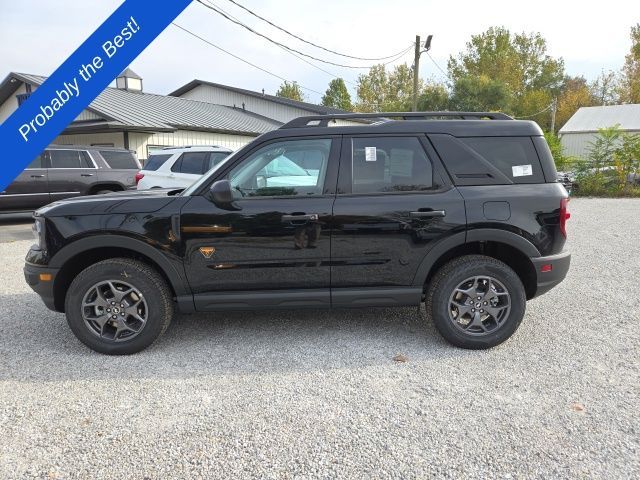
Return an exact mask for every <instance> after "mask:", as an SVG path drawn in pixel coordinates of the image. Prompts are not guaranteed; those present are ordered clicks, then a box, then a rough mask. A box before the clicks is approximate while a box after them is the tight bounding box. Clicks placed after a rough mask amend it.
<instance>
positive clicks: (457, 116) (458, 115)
mask: <svg viewBox="0 0 640 480" xmlns="http://www.w3.org/2000/svg"><path fill="white" fill-rule="evenodd" d="M442 117H446V118H451V119H454V120H483V119H487V120H513V118H511V117H510V116H509V115H507V114H506V113H502V112H377V113H336V114H329V115H310V116H307V117H298V118H294V119H293V120H291V121H290V122H288V123H285V124H284V125H282V126H281V127H280V128H281V129H283V128H305V127H328V126H329V122H330V121H331V120H333V121H335V120H358V119H367V118H378V119H381V120H383V121H392V120H395V119H401V120H428V119H430V118H432V119H433V118H435V119H440V118H442Z"/></svg>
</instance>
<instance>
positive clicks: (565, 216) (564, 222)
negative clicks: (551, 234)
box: [560, 198, 571, 238]
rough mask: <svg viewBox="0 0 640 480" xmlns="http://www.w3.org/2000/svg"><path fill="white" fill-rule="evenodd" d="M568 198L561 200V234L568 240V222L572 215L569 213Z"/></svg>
mask: <svg viewBox="0 0 640 480" xmlns="http://www.w3.org/2000/svg"><path fill="white" fill-rule="evenodd" d="M568 203H569V199H568V198H563V199H562V200H560V233H562V236H563V237H564V238H567V220H569V219H570V218H571V214H570V213H569V212H567V204H568Z"/></svg>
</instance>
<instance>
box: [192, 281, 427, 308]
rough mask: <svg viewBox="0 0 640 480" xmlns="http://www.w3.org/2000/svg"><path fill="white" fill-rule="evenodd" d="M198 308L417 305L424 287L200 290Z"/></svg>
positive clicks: (196, 301) (197, 301) (196, 299)
mask: <svg viewBox="0 0 640 480" xmlns="http://www.w3.org/2000/svg"><path fill="white" fill-rule="evenodd" d="M193 300H194V304H195V309H196V311H198V312H215V311H228V310H263V309H273V310H279V309H295V308H331V307H335V308H357V307H360V308H362V307H365V308H366V307H399V306H416V305H418V304H419V303H420V301H421V300H422V288H420V287H369V288H334V289H333V290H331V291H330V290H329V289H328V288H327V289H299V290H286V291H283V290H254V291H248V292H247V291H240V292H238V291H230V292H216V293H200V294H196V295H194V296H193Z"/></svg>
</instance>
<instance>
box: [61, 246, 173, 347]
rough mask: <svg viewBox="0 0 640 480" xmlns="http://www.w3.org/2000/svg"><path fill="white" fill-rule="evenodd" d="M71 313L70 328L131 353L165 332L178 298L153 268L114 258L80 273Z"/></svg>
mask: <svg viewBox="0 0 640 480" xmlns="http://www.w3.org/2000/svg"><path fill="white" fill-rule="evenodd" d="M65 312H66V315H67V322H68V323H69V327H71V330H72V331H73V333H74V334H75V335H76V337H78V339H79V340H80V341H81V342H82V343H84V344H85V345H87V346H88V347H89V348H91V349H93V350H95V351H97V352H100V353H106V354H109V355H126V354H130V353H136V352H139V351H140V350H143V349H145V348H147V347H148V346H149V345H151V344H152V343H153V342H154V341H155V340H156V339H157V338H158V337H159V336H160V335H162V333H164V331H165V330H166V329H167V327H168V326H169V323H170V322H171V318H172V316H173V300H172V296H171V292H170V290H169V287H168V286H167V283H166V282H165V280H164V279H163V278H162V276H161V275H160V274H158V272H156V271H155V270H154V269H153V268H152V267H150V266H149V265H147V264H145V263H142V262H139V261H137V260H131V259H128V258H113V259H109V260H104V261H101V262H98V263H95V264H94V265H91V266H90V267H87V268H86V269H85V270H83V271H82V272H80V274H79V275H78V276H77V277H76V278H75V279H74V280H73V282H72V283H71V285H70V287H69V290H68V291H67V295H66V300H65Z"/></svg>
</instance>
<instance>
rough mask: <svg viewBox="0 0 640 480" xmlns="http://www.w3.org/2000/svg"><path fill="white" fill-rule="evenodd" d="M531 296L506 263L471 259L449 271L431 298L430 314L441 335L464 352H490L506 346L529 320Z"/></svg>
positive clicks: (448, 267) (459, 260)
mask: <svg viewBox="0 0 640 480" xmlns="http://www.w3.org/2000/svg"><path fill="white" fill-rule="evenodd" d="M525 305H526V294H525V290H524V286H523V285H522V281H521V280H520V278H519V277H518V275H517V274H516V273H515V272H514V271H513V270H512V269H511V268H510V267H509V266H508V265H506V264H505V263H503V262H501V261H499V260H496V259H494V258H491V257H486V256H483V255H466V256H463V257H459V258H457V259H455V260H452V261H451V262H449V263H447V264H446V265H444V266H443V267H442V268H441V269H440V270H439V271H438V272H437V273H436V274H435V276H434V277H433V279H432V281H431V283H430V284H429V288H428V290H427V295H426V309H427V314H430V315H431V318H432V319H433V322H434V324H435V327H436V328H437V330H438V332H440V334H441V335H442V336H443V337H444V338H445V339H446V340H447V341H449V342H450V343H452V344H453V345H456V346H458V347H462V348H469V349H484V348H491V347H494V346H496V345H499V344H500V343H502V342H504V341H505V340H507V339H508V338H509V337H510V336H511V335H512V334H513V333H514V332H515V331H516V330H517V328H518V326H519V325H520V322H522V318H523V317H524V312H525Z"/></svg>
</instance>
